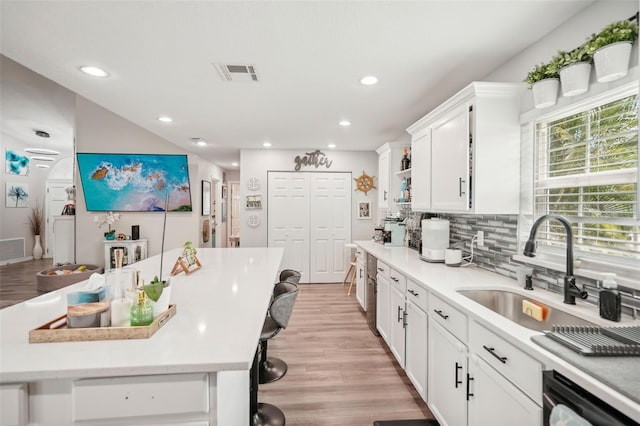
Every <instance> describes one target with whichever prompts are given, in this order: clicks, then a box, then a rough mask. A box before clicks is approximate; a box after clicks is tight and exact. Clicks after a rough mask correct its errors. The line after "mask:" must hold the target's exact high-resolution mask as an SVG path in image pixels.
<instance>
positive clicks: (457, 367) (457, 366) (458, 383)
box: [456, 362, 462, 389]
mask: <svg viewBox="0 0 640 426" xmlns="http://www.w3.org/2000/svg"><path fill="white" fill-rule="evenodd" d="M458 370H462V365H460V364H458V363H457V362H456V389H458V385H461V384H462V380H458Z"/></svg>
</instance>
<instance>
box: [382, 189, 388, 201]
mask: <svg viewBox="0 0 640 426" xmlns="http://www.w3.org/2000/svg"><path fill="white" fill-rule="evenodd" d="M383 200H384V201H387V191H384V198H383Z"/></svg>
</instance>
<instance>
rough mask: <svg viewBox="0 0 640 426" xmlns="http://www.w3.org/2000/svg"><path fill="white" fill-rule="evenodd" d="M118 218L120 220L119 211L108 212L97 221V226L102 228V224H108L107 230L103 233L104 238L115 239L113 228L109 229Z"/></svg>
mask: <svg viewBox="0 0 640 426" xmlns="http://www.w3.org/2000/svg"><path fill="white" fill-rule="evenodd" d="M118 220H120V213H113V212H109V214H108V215H107V216H106V217H105V218H104V219H102V220H101V221H100V222H99V223H98V227H99V228H102V225H105V224H106V225H108V226H109V230H108V231H107V232H105V233H104V238H105V239H106V240H113V239H115V237H116V230H115V229H111V225H113V224H114V223H115V222H117V221H118Z"/></svg>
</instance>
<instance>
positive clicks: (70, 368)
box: [0, 248, 283, 426]
mask: <svg viewBox="0 0 640 426" xmlns="http://www.w3.org/2000/svg"><path fill="white" fill-rule="evenodd" d="M180 252H181V250H180V249H176V250H172V251H169V252H167V253H166V254H165V256H164V264H163V268H162V269H163V277H168V276H169V271H170V270H171V268H172V267H173V264H174V263H175V261H176V259H177V257H178V255H179V254H180ZM282 255H283V249H281V248H240V249H238V248H235V249H209V248H206V249H199V250H198V258H199V260H200V262H201V263H202V268H201V269H200V270H198V271H195V272H193V273H191V274H190V275H185V274H184V273H181V274H179V275H177V276H174V277H172V278H171V303H172V304H175V305H176V307H177V313H176V315H175V316H174V317H173V318H171V319H170V320H169V321H168V323H166V324H165V325H164V326H163V327H162V328H161V329H160V330H158V331H157V332H156V333H155V334H154V335H153V336H151V338H149V339H138V340H108V341H93V342H62V343H33V344H30V343H29V330H31V329H34V328H36V327H38V326H40V325H42V324H44V323H46V322H48V321H50V320H52V319H54V318H56V317H57V316H60V315H63V314H64V313H65V312H66V293H67V292H69V291H71V290H74V289H77V288H78V287H80V286H83V285H84V284H86V282H83V283H78V284H75V285H72V286H69V287H66V288H63V289H60V290H57V291H55V292H51V293H47V294H45V295H42V296H39V297H36V298H34V299H31V300H28V301H26V302H23V303H20V304H18V305H14V306H11V307H8V308H5V309H3V310H1V311H0V330H1V335H0V344H1V346H0V385H1V386H0V389H1V392H2V393H1V394H0V401H1V407H0V408H1V409H2V414H1V421H0V424H2V425H3V426H5V425H10V424H33V425H56V426H58V425H72V424H78V425H104V424H110V425H114V424H121V425H176V424H180V425H222V426H235V425H238V426H245V425H247V424H249V371H250V368H251V365H252V361H253V358H254V355H255V352H256V347H257V344H258V341H259V337H260V332H261V330H262V325H263V322H264V317H265V314H266V312H267V308H268V304H269V300H270V297H271V292H272V290H273V283H274V281H275V280H276V278H277V274H278V271H279V268H280V262H281V260H282ZM132 268H135V269H138V270H140V271H141V273H142V277H144V278H145V280H146V281H148V280H150V279H151V278H152V277H153V275H156V274H157V273H158V271H159V270H160V256H154V257H152V258H149V259H146V260H144V261H142V262H139V263H137V264H135V265H132ZM34 279H35V277H34Z"/></svg>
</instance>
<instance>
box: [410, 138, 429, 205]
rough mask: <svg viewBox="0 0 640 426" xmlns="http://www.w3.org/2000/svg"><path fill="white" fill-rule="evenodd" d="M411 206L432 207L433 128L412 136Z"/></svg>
mask: <svg viewBox="0 0 640 426" xmlns="http://www.w3.org/2000/svg"><path fill="white" fill-rule="evenodd" d="M411 189H412V194H411V208H412V209H413V210H415V211H428V210H429V209H430V208H431V128H430V127H427V128H425V129H424V130H423V131H422V132H420V133H419V134H417V135H415V136H414V137H413V138H411Z"/></svg>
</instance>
